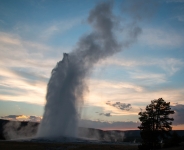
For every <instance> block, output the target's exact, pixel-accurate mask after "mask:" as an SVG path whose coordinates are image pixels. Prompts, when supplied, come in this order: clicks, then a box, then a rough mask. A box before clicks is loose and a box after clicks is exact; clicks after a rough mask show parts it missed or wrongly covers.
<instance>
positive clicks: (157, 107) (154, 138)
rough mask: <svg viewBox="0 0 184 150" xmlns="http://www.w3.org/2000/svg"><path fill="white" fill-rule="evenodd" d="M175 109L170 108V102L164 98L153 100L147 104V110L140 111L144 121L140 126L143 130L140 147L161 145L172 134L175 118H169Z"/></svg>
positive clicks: (141, 118) (140, 118)
mask: <svg viewBox="0 0 184 150" xmlns="http://www.w3.org/2000/svg"><path fill="white" fill-rule="evenodd" d="M170 114H174V111H173V110H171V108H170V102H168V103H166V102H165V101H164V100H163V99H162V98H159V99H158V100H152V101H151V104H149V105H148V106H146V111H144V112H139V115H140V117H139V120H140V121H141V122H142V123H141V125H140V126H139V127H138V128H139V129H140V130H141V132H140V134H141V138H142V145H140V146H139V149H150V148H151V149H154V148H159V147H160V146H161V142H164V140H165V139H167V138H168V137H169V136H170V131H171V130H172V127H171V125H172V121H173V120H174V119H173V118H169V115H170Z"/></svg>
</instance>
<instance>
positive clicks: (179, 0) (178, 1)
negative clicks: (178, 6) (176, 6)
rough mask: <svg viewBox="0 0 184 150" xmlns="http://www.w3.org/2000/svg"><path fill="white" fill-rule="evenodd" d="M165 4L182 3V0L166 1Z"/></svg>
mask: <svg viewBox="0 0 184 150" xmlns="http://www.w3.org/2000/svg"><path fill="white" fill-rule="evenodd" d="M166 2H167V3H184V0H166Z"/></svg>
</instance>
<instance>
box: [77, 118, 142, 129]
mask: <svg viewBox="0 0 184 150" xmlns="http://www.w3.org/2000/svg"><path fill="white" fill-rule="evenodd" d="M139 125H140V123H139V122H132V121H129V122H121V121H117V122H106V121H99V120H96V121H93V120H79V126H80V127H86V128H96V129H104V130H108V129H109V130H110V129H111V130H113V129H116V130H128V129H134V130H135V129H137V127H138V126H139Z"/></svg>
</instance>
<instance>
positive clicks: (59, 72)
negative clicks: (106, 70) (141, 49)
mask: <svg viewBox="0 0 184 150" xmlns="http://www.w3.org/2000/svg"><path fill="white" fill-rule="evenodd" d="M118 22H119V21H118V20H117V17H116V16H114V15H113V13H112V3H110V2H107V3H100V4H98V5H97V6H96V7H95V8H94V9H92V10H91V12H90V13H89V17H88V23H89V24H90V25H91V26H92V27H93V31H92V33H90V34H89V35H87V36H83V37H82V38H81V39H80V40H79V42H78V46H77V48H75V49H74V50H73V51H72V52H71V53H69V54H64V58H63V60H62V61H60V62H58V64H57V66H56V67H55V68H54V69H53V70H52V73H51V78H50V81H49V83H48V87H47V95H46V100H47V103H46V106H45V112H44V115H43V119H42V122H41V124H40V126H39V129H38V133H37V136H38V137H46V138H52V137H60V136H70V137H76V131H77V130H76V129H77V125H78V121H77V120H78V117H79V115H78V110H77V108H78V107H77V106H78V105H79V104H82V102H83V95H84V92H85V89H86V87H87V86H86V83H85V79H86V77H87V76H88V75H89V74H90V72H91V70H92V68H93V66H94V65H95V64H96V63H97V62H98V61H100V60H101V59H105V58H107V57H109V56H111V55H113V54H115V53H117V52H119V51H121V50H122V49H123V48H125V47H127V46H130V45H131V44H132V43H133V42H134V41H135V40H136V38H137V36H138V35H139V34H140V32H141V29H140V28H139V27H137V26H134V27H132V26H131V27H130V28H129V31H130V32H128V35H127V36H128V37H129V38H128V40H126V42H125V41H124V42H123V41H122V42H118V40H117V39H116V37H115V34H114V33H115V32H116V33H117V30H118V28H117V26H118Z"/></svg>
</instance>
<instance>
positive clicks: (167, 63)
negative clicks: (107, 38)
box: [96, 57, 184, 78]
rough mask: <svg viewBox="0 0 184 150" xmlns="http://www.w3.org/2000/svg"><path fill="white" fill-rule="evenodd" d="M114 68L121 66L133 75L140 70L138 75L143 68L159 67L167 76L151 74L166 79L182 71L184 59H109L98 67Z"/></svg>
mask: <svg viewBox="0 0 184 150" xmlns="http://www.w3.org/2000/svg"><path fill="white" fill-rule="evenodd" d="M112 66H113V67H114V66H121V67H123V69H128V72H132V73H133V72H135V74H136V71H135V70H139V72H137V74H138V75H139V74H140V73H141V68H142V67H147V66H150V67H157V68H159V69H162V70H163V71H164V72H165V74H158V73H157V74H155V73H151V74H153V75H154V76H155V77H156V76H162V78H165V77H166V76H168V75H169V76H172V75H174V74H175V73H176V72H178V71H180V70H181V69H182V68H183V66H184V61H183V60H182V59H178V58H173V57H165V58H162V59H158V58H152V57H142V58H141V60H140V59H136V58H124V57H122V58H117V57H113V58H108V59H105V60H103V61H100V62H99V63H98V64H97V66H96V67H98V68H103V67H106V68H107V67H109V68H110V67H112ZM132 70H133V71H132ZM142 70H143V72H142V73H144V74H148V75H149V76H150V74H149V73H148V72H147V73H145V69H142ZM131 75H134V74H131ZM164 76H165V77H164Z"/></svg>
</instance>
